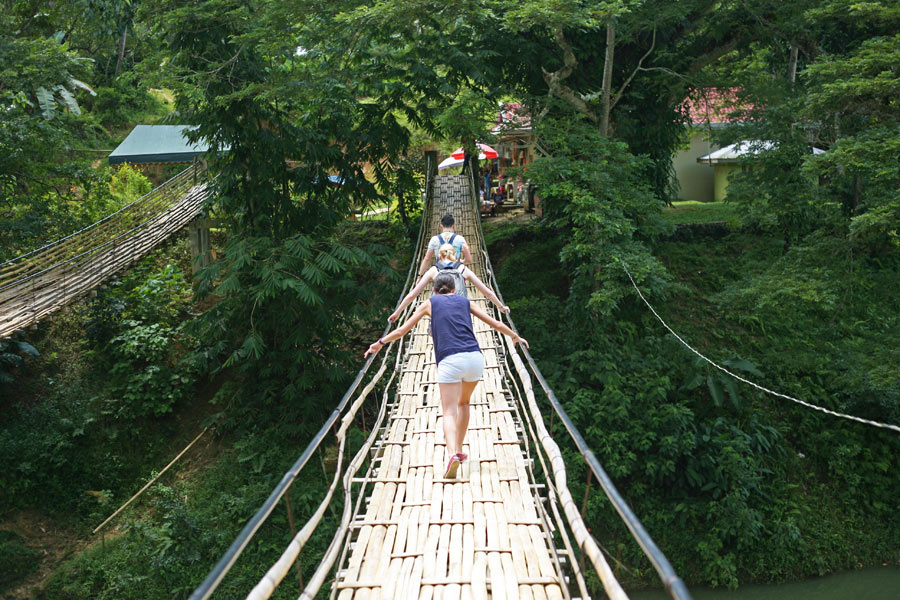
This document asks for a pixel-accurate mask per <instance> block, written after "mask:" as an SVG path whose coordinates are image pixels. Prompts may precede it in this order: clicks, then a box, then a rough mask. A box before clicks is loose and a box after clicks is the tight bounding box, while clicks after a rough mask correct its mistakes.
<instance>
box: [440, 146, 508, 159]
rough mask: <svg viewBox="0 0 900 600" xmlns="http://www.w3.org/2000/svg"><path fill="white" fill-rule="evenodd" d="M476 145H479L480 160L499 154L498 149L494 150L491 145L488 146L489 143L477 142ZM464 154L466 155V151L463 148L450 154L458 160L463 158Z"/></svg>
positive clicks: (495, 156)
mask: <svg viewBox="0 0 900 600" xmlns="http://www.w3.org/2000/svg"><path fill="white" fill-rule="evenodd" d="M475 145H476V146H478V160H484V159H486V158H497V156H498V154H497V151H496V150H494V149H493V148H491V147H490V146H488V145H487V144H482V143H477V144H475ZM464 155H465V151H464V150H463V149H462V148H460V149H459V150H457V151H456V152H454V153H453V154H451V155H450V156H452V157H453V158H455V159H456V160H462V159H463V156H464Z"/></svg>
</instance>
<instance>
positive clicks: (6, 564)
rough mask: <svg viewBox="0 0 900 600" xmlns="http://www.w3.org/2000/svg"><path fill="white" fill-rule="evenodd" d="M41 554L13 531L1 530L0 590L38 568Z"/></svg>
mask: <svg viewBox="0 0 900 600" xmlns="http://www.w3.org/2000/svg"><path fill="white" fill-rule="evenodd" d="M39 554H40V553H39V552H38V551H37V550H34V549H32V548H29V547H28V546H26V545H25V544H23V543H22V538H20V537H19V536H18V535H16V534H15V533H13V532H12V531H0V592H2V591H4V590H6V589H7V588H8V587H10V586H11V585H13V584H15V583H16V582H18V581H21V580H22V579H23V578H25V577H27V576H28V575H29V574H31V573H32V572H33V571H34V570H35V569H37V566H38V556H39Z"/></svg>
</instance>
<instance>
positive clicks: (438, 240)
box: [428, 231, 468, 260]
mask: <svg viewBox="0 0 900 600" xmlns="http://www.w3.org/2000/svg"><path fill="white" fill-rule="evenodd" d="M453 235H454V234H453V232H452V231H444V232H443V233H439V234H438V235H435V236H433V237H432V238H431V241H430V242H428V249H429V250H433V251H434V257H435V260H437V255H438V250H440V248H441V246H443V245H444V244H448V243H450V238H452V237H453ZM463 246H468V244H467V243H466V238H464V237H463V236H461V235H459V234H458V233H457V234H456V237H455V238H453V247H454V248H456V260H459V258H460V256H462V249H463Z"/></svg>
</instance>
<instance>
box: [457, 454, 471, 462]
mask: <svg viewBox="0 0 900 600" xmlns="http://www.w3.org/2000/svg"><path fill="white" fill-rule="evenodd" d="M456 456H458V457H459V462H463V461H464V460H466V459H467V458H469V455H468V454H463V453H462V452H460V453H459V454H457V455H456Z"/></svg>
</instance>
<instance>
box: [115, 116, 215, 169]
mask: <svg viewBox="0 0 900 600" xmlns="http://www.w3.org/2000/svg"><path fill="white" fill-rule="evenodd" d="M193 128H194V126H193V125H137V126H136V127H135V128H134V129H132V130H131V133H129V134H128V137H126V138H125V140H124V141H123V142H122V143H121V144H119V147H118V148H116V149H115V150H113V151H112V154H110V155H109V164H110V165H120V164H123V163H130V164H154V163H189V162H192V161H193V160H194V159H195V158H196V157H198V156H200V155H201V154H204V153H206V152H207V151H208V150H209V144H208V143H206V142H196V143H192V142H190V141H189V140H188V139H187V138H186V137H185V133H186V132H188V131H190V130H191V129H193Z"/></svg>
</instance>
